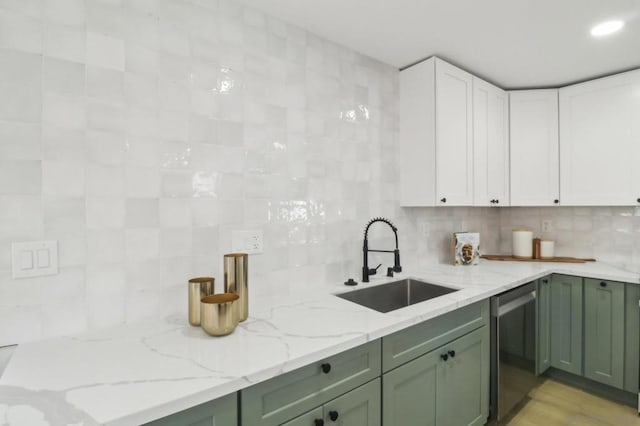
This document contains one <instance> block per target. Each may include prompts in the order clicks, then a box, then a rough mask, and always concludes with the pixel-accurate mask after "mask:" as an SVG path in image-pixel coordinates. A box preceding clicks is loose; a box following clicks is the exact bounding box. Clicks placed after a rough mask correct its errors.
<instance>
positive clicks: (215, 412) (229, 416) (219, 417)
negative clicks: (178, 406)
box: [147, 392, 238, 426]
mask: <svg viewBox="0 0 640 426" xmlns="http://www.w3.org/2000/svg"><path fill="white" fill-rule="evenodd" d="M211 425H215V426H238V394H237V393H235V392H234V393H232V394H230V395H227V396H223V397H222V398H218V399H216V400H214V401H209V402H205V403H204V404H200V405H197V406H195V407H193V408H189V409H188V410H184V411H180V412H179V413H176V414H172V415H170V416H167V417H164V418H162V419H158V420H155V421H153V422H151V423H147V426H211Z"/></svg>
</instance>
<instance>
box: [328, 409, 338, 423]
mask: <svg viewBox="0 0 640 426" xmlns="http://www.w3.org/2000/svg"><path fill="white" fill-rule="evenodd" d="M329 418H330V419H331V421H332V422H335V421H336V420H338V412H337V411H329Z"/></svg>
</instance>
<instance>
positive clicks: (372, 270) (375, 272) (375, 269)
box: [369, 263, 382, 275]
mask: <svg viewBox="0 0 640 426" xmlns="http://www.w3.org/2000/svg"><path fill="white" fill-rule="evenodd" d="M381 266H382V263H381V264H379V265H378V266H376V267H375V268H370V269H369V275H375V274H377V273H378V269H380V267H381Z"/></svg>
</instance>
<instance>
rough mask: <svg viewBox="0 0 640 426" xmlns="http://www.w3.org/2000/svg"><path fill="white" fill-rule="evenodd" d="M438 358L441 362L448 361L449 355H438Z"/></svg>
mask: <svg viewBox="0 0 640 426" xmlns="http://www.w3.org/2000/svg"><path fill="white" fill-rule="evenodd" d="M440 358H442V360H443V361H446V360H448V359H449V355H447V354H442V355H440Z"/></svg>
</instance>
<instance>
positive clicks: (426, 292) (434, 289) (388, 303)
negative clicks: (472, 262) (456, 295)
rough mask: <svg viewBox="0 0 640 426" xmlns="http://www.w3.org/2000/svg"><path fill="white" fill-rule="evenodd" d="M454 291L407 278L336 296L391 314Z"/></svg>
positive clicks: (453, 289)
mask: <svg viewBox="0 0 640 426" xmlns="http://www.w3.org/2000/svg"><path fill="white" fill-rule="evenodd" d="M454 291H458V289H455V288H449V287H442V286H439V285H435V284H429V283H425V282H423V281H418V280H414V279H411V278H406V279H404V280H400V281H394V282H390V283H387V284H382V285H378V286H375V287H369V288H363V289H360V290H354V291H350V292H348V293H342V294H337V295H336V296H338V297H340V298H342V299H345V300H348V301H350V302H353V303H357V304H358V305H362V306H365V307H367V308H370V309H374V310H376V311H378V312H391V311H395V310H396V309H400V308H404V307H406V306H409V305H414V304H416V303H420V302H424V301H425V300H429V299H433V298H435V297H438V296H442V295H445V294H449V293H453V292H454Z"/></svg>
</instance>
